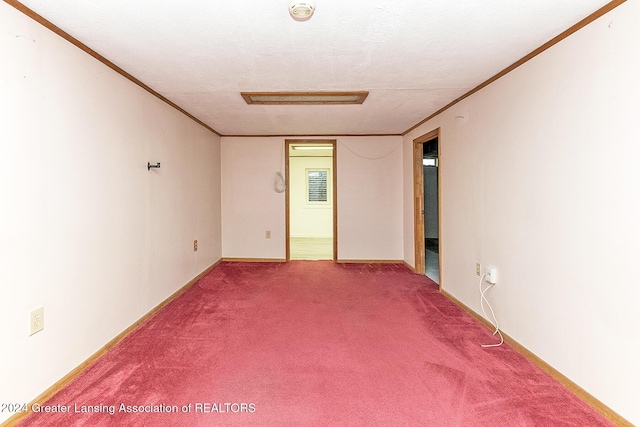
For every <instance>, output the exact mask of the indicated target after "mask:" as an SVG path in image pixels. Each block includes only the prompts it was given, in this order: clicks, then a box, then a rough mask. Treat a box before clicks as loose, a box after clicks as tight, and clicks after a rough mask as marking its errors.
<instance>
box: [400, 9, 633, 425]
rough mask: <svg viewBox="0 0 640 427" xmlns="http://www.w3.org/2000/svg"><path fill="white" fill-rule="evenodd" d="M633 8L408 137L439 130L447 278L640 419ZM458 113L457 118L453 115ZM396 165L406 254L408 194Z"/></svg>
mask: <svg viewBox="0 0 640 427" xmlns="http://www.w3.org/2000/svg"><path fill="white" fill-rule="evenodd" d="M638 52H640V2H637V1H629V2H626V3H624V4H623V5H622V6H620V7H618V8H616V9H615V10H614V11H612V12H611V13H609V14H607V15H605V16H603V17H601V18H600V19H598V20H597V21H596V22H594V23H592V24H590V25H588V26H587V27H586V28H583V29H582V30H580V31H579V32H577V33H575V34H573V35H572V36H570V37H569V38H568V39H565V40H564V41H562V42H561V43H559V44H557V45H556V46H554V47H552V48H551V49H549V50H547V51H545V52H544V53H542V54H541V55H539V56H537V57H536V58H534V59H532V60H531V61H529V62H527V63H526V64H525V65H523V66H521V67H519V68H518V69H516V70H515V71H513V72H511V73H509V74H508V75H506V76H505V77H503V78H501V79H499V80H498V81H496V82H494V83H492V84H491V85H489V86H488V87H486V88H484V89H482V90H481V91H479V92H478V93H476V94H474V95H472V96H471V97H469V98H467V99H466V100H464V101H463V102H460V103H459V104H457V105H455V106H454V107H453V108H451V109H449V110H447V111H446V112H444V113H442V114H440V115H439V116H437V117H435V118H434V119H432V120H430V121H429V122H427V123H426V124H424V125H422V126H421V127H419V128H418V129H416V130H415V131H413V132H411V133H410V134H408V135H406V137H405V143H404V158H405V165H409V164H410V163H409V162H410V160H411V145H412V141H413V139H414V138H416V137H417V136H419V135H422V134H425V133H427V132H429V131H431V130H432V129H435V128H437V127H441V129H442V133H441V137H442V139H441V153H440V168H441V170H440V172H441V178H442V180H441V182H440V185H441V201H442V217H441V221H442V232H443V234H442V236H441V238H442V240H443V252H442V254H441V256H442V262H443V264H442V267H443V270H442V282H441V283H442V285H443V288H444V290H445V291H447V292H449V293H451V294H453V295H454V296H455V297H456V298H458V299H460V300H461V301H462V302H464V303H465V304H466V305H468V306H469V307H471V308H473V309H474V310H476V311H480V307H479V295H478V277H477V276H476V275H475V263H476V261H479V262H481V263H482V264H483V265H488V264H491V265H493V266H495V267H497V269H498V274H499V282H498V284H497V285H496V287H495V288H494V289H493V290H491V291H490V292H489V299H490V300H491V302H492V304H493V306H494V308H495V310H496V314H497V316H498V319H499V321H500V324H501V326H502V328H503V329H504V331H505V332H507V333H508V334H509V335H510V336H512V337H513V338H515V339H516V340H517V341H519V342H520V343H522V344H523V345H525V346H526V347H527V348H529V349H530V350H532V351H533V352H534V353H535V354H537V355H538V356H540V357H541V358H542V359H544V360H545V361H546V362H548V363H550V364H551V365H552V366H553V367H555V368H556V369H558V370H559V371H560V372H562V373H563V374H565V375H566V376H568V377H569V378H570V379H572V380H573V381H574V382H576V383H577V384H578V385H580V386H582V387H583V388H585V389H586V390H587V391H588V392H590V393H591V394H593V395H594V396H595V397H596V398H598V399H600V400H602V401H603V402H604V403H605V404H607V405H609V406H610V407H611V408H612V409H614V410H615V411H617V412H618V413H620V414H621V415H622V416H623V417H626V418H627V419H628V420H629V421H631V422H633V423H635V424H640V406H638V404H637V402H638V391H637V390H638V384H639V383H640V364H638V360H640V344H639V343H638V339H637V337H638V336H640V311H639V310H638V301H640V290H639V288H638V285H637V282H638V269H637V265H638V260H639V259H640V245H638V242H640V225H639V224H640V222H639V221H640V187H639V186H638V183H640V168H639V167H638V164H637V163H638V159H639V158H640V144H639V143H638V142H639V141H640V120H639V118H640V103H639V102H638V100H639V99H640V83H639V82H640V80H639V77H638V76H640V60H639V57H638ZM456 116H463V117H464V118H456ZM408 169H409V168H408V167H405V179H404V200H405V215H404V218H405V237H406V239H405V259H406V260H407V261H409V262H413V246H412V242H413V231H412V228H413V227H412V226H410V225H409V224H412V222H411V221H412V216H413V205H412V200H413V194H412V185H411V175H410V173H409V171H408Z"/></svg>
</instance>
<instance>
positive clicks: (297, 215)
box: [289, 157, 333, 238]
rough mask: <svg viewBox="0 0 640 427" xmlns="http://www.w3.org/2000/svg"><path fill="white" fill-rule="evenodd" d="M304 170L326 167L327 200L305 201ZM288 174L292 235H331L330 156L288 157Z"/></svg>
mask: <svg viewBox="0 0 640 427" xmlns="http://www.w3.org/2000/svg"><path fill="white" fill-rule="evenodd" d="M307 169H327V199H328V203H322V204H320V203H309V201H308V200H307V199H308V198H307V173H306V172H307ZM289 175H290V176H289V187H290V188H289V194H290V198H291V200H290V202H289V209H290V216H289V221H290V227H291V230H290V232H291V237H325V238H326V237H329V238H331V237H333V188H332V187H333V184H332V182H333V181H332V179H333V159H332V158H331V157H290V158H289Z"/></svg>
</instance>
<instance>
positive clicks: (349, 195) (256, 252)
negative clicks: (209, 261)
mask: <svg viewBox="0 0 640 427" xmlns="http://www.w3.org/2000/svg"><path fill="white" fill-rule="evenodd" d="M322 139H327V137H322ZM329 139H333V138H329ZM335 139H336V140H337V149H336V156H337V173H338V181H337V186H338V191H337V193H338V194H337V202H338V258H339V259H363V260H401V259H402V255H403V247H402V244H403V234H402V214H403V209H402V207H403V205H402V149H401V146H402V138H401V137H399V136H395V137H394V136H392V137H336V138H335ZM284 141H285V138H277V137H223V138H222V224H223V225H222V236H223V238H222V248H223V249H222V253H223V256H224V257H225V258H272V259H283V258H285V256H286V254H285V250H286V246H285V199H284V193H276V192H275V191H274V189H273V179H274V174H275V173H276V172H279V171H280V172H283V171H284ZM266 230H271V237H272V238H271V239H270V240H269V239H265V231H266Z"/></svg>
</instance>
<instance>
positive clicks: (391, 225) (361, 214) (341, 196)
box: [337, 136, 411, 260]
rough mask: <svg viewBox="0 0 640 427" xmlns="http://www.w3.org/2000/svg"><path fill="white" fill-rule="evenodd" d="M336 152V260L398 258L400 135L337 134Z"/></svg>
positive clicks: (400, 252) (399, 246) (400, 190)
mask: <svg viewBox="0 0 640 427" xmlns="http://www.w3.org/2000/svg"><path fill="white" fill-rule="evenodd" d="M337 151H338V158H337V160H338V165H337V168H338V259H345V260H402V255H403V252H402V244H403V236H402V138H401V137H400V136H387V137H344V138H338V149H337ZM409 164H411V163H409Z"/></svg>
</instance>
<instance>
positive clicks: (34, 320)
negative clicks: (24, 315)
mask: <svg viewBox="0 0 640 427" xmlns="http://www.w3.org/2000/svg"><path fill="white" fill-rule="evenodd" d="M43 329H44V307H38V308H36V309H35V310H31V312H30V313H29V335H33V334H35V333H36V332H40V331H41V330H43Z"/></svg>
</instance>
